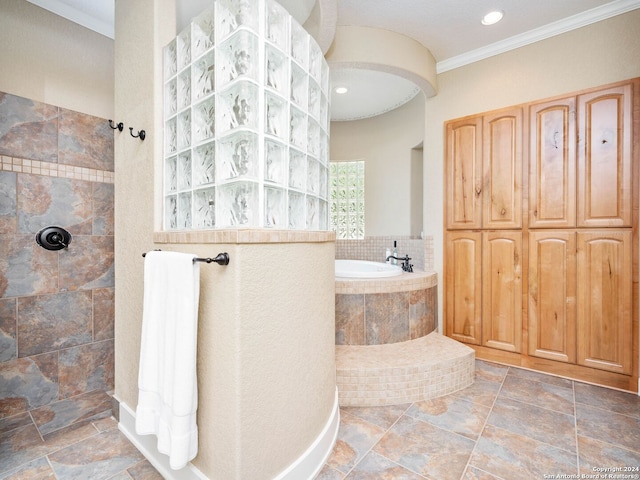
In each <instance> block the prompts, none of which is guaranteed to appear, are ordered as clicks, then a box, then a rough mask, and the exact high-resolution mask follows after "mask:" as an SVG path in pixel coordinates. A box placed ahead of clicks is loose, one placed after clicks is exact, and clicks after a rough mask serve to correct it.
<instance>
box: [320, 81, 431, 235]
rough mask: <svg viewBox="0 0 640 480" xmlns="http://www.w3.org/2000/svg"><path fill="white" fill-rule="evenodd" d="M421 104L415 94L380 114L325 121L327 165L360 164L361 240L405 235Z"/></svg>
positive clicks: (420, 96)
mask: <svg viewBox="0 0 640 480" xmlns="http://www.w3.org/2000/svg"><path fill="white" fill-rule="evenodd" d="M424 105H425V99H424V95H423V94H422V93H418V95H416V96H415V97H414V98H413V99H412V100H410V101H409V102H408V103H406V104H404V105H402V106H401V107H398V108H396V109H395V110H392V111H390V112H387V113H385V114H383V115H378V116H377V117H372V118H366V119H363V120H356V121H352V122H331V149H330V152H331V161H353V160H364V161H365V235H374V236H380V235H406V236H408V235H410V234H411V229H412V228H411V227H412V225H411V200H412V196H411V161H412V153H413V150H412V149H415V148H417V147H420V145H422V140H423V139H424V121H425V107H424ZM420 152H421V151H420ZM425 168H426V167H425ZM425 195H427V196H428V193H427V192H426V190H425Z"/></svg>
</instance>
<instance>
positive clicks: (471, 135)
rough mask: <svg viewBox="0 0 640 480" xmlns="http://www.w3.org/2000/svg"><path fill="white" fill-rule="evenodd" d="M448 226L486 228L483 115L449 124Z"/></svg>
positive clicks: (452, 227)
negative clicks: (483, 198)
mask: <svg viewBox="0 0 640 480" xmlns="http://www.w3.org/2000/svg"><path fill="white" fill-rule="evenodd" d="M446 137H447V145H446V149H447V162H446V164H445V168H446V170H447V173H446V177H447V206H448V208H447V227H448V228H450V229H473V228H480V227H482V191H483V183H484V179H483V168H482V117H473V118H467V119H463V120H459V121H457V122H450V123H448V124H447V131H446Z"/></svg>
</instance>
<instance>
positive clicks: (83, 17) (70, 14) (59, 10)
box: [27, 0, 114, 39]
mask: <svg viewBox="0 0 640 480" xmlns="http://www.w3.org/2000/svg"><path fill="white" fill-rule="evenodd" d="M27 1H28V2H29V3H32V4H34V5H36V6H38V7H40V8H44V9H45V10H49V11H50V12H52V13H55V14H56V15H59V16H61V17H63V18H66V19H67V20H70V21H72V22H74V23H77V24H78V25H82V26H83V27H86V28H88V29H89V30H93V31H94V32H97V33H99V34H101V35H104V36H105V37H108V38H111V39H113V38H114V26H113V20H112V21H111V22H109V21H106V20H101V19H100V18H97V17H96V16H94V15H89V14H87V13H85V12H82V11H80V10H78V9H77V8H75V7H73V6H71V5H69V4H67V3H65V2H62V1H60V0H27Z"/></svg>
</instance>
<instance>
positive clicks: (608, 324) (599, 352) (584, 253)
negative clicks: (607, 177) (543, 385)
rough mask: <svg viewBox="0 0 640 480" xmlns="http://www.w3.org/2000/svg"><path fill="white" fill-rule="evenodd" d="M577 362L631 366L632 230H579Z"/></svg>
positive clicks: (621, 369) (624, 370)
mask: <svg viewBox="0 0 640 480" xmlns="http://www.w3.org/2000/svg"><path fill="white" fill-rule="evenodd" d="M577 235H578V363H579V364H581V365H585V366H588V367H593V368H599V369H603V370H610V371H613V372H619V373H626V374H630V373H631V371H632V353H631V352H632V350H633V342H632V339H633V336H632V332H633V329H632V318H631V317H632V313H631V312H632V299H631V298H632V271H631V268H632V254H631V235H632V234H631V231H630V230H618V229H606V230H605V229H603V230H599V231H588V232H578V234H577Z"/></svg>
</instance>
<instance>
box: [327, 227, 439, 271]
mask: <svg viewBox="0 0 640 480" xmlns="http://www.w3.org/2000/svg"><path fill="white" fill-rule="evenodd" d="M394 241H396V242H397V244H398V256H400V257H404V256H405V255H409V257H410V258H411V264H412V265H413V267H414V269H416V270H422V271H425V272H431V271H433V268H434V267H433V265H434V263H433V262H434V260H433V237H431V236H429V235H427V236H425V237H424V239H422V238H418V237H409V236H402V235H399V236H395V237H391V236H379V237H365V238H364V239H363V240H336V258H337V259H348V260H368V261H371V262H384V261H385V258H386V257H385V255H386V249H387V248H391V249H392V248H393V242H394Z"/></svg>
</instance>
